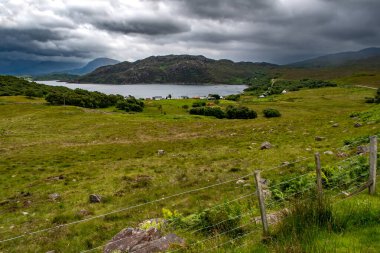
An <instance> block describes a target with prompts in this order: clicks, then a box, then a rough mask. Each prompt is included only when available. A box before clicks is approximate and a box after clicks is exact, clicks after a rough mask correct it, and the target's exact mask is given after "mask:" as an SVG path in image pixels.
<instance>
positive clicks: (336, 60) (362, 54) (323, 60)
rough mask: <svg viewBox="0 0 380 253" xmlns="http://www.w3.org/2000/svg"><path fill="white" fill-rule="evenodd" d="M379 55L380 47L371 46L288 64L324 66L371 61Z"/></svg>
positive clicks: (308, 66)
mask: <svg viewBox="0 0 380 253" xmlns="http://www.w3.org/2000/svg"><path fill="white" fill-rule="evenodd" d="M379 57H380V48H376V47H371V48H366V49H363V50H360V51H356V52H342V53H336V54H329V55H324V56H320V57H317V58H313V59H308V60H304V61H300V62H295V63H291V64H288V65H287V66H290V67H302V68H324V67H339V66H345V65H350V66H352V65H356V64H365V63H366V60H367V59H368V60H369V61H373V60H375V62H376V59H378V58H379Z"/></svg>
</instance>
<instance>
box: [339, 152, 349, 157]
mask: <svg viewBox="0 0 380 253" xmlns="http://www.w3.org/2000/svg"><path fill="white" fill-rule="evenodd" d="M336 156H337V157H340V158H344V157H348V155H347V154H346V153H344V152H338V153H337V154H336Z"/></svg>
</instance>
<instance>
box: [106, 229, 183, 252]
mask: <svg viewBox="0 0 380 253" xmlns="http://www.w3.org/2000/svg"><path fill="white" fill-rule="evenodd" d="M184 243H185V242H184V240H183V239H182V238H180V237H178V236H177V235H175V234H168V235H166V236H162V235H161V232H160V231H159V230H158V229H156V228H150V229H148V230H142V229H138V228H137V229H136V228H126V229H124V230H122V231H121V232H119V233H118V234H117V235H115V236H114V237H113V238H112V240H111V241H110V242H108V243H107V245H106V246H105V247H104V250H103V252H104V253H111V252H119V253H126V252H128V253H131V252H135V253H149V252H162V251H166V250H168V249H169V248H170V246H171V245H172V244H176V245H182V246H183V245H184Z"/></svg>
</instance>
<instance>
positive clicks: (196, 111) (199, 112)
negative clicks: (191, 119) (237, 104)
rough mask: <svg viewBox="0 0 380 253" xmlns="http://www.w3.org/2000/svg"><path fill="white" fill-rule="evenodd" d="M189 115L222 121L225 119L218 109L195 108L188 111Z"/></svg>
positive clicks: (221, 111)
mask: <svg viewBox="0 0 380 253" xmlns="http://www.w3.org/2000/svg"><path fill="white" fill-rule="evenodd" d="M189 112H190V114H194V115H203V116H213V117H216V118H218V119H223V118H225V117H226V115H225V113H224V112H223V110H222V109H221V108H220V107H196V108H192V109H190V111H189Z"/></svg>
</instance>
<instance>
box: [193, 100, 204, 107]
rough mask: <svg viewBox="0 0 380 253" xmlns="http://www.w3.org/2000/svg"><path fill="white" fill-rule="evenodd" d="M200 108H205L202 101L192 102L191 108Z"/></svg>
mask: <svg viewBox="0 0 380 253" xmlns="http://www.w3.org/2000/svg"><path fill="white" fill-rule="evenodd" d="M202 106H206V102H204V101H202V102H194V103H193V105H192V107H202Z"/></svg>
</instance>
